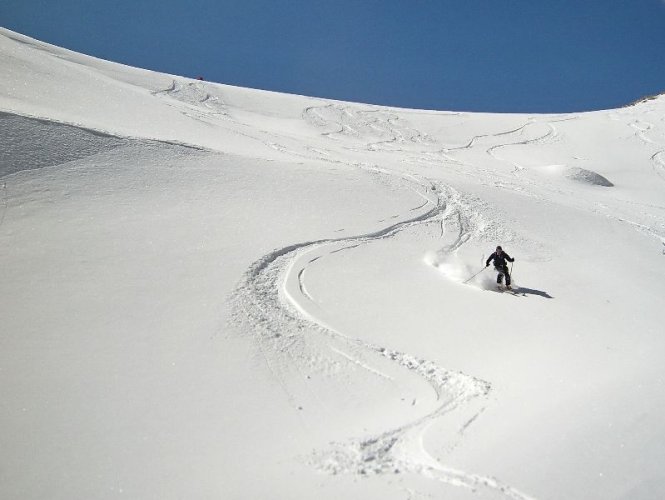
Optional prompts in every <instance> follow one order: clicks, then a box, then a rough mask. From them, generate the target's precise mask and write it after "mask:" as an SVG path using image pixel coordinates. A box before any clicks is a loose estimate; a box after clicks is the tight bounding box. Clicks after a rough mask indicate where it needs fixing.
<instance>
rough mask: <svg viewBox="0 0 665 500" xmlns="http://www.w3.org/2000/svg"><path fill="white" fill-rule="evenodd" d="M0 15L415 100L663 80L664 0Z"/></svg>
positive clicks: (645, 86) (361, 1) (304, 2)
mask: <svg viewBox="0 0 665 500" xmlns="http://www.w3.org/2000/svg"><path fill="white" fill-rule="evenodd" d="M0 25H2V26H3V27H5V28H9V29H11V30H14V31H18V32H20V33H23V34H25V35H28V36H32V37H34V38H38V39H40V40H43V41H46V42H49V43H53V44H56V45H60V46H64V47H67V48H69V49H72V50H76V51H79V52H83V53H86V54H90V55H94V56H97V57H102V58H105V59H110V60H113V61H117V62H122V63H125V64H130V65H132V66H139V67H143V68H148V69H153V70H156V71H163V72H168V73H174V74H178V75H183V76H191V77H196V76H198V75H202V76H204V77H205V78H206V80H209V81H216V82H221V83H228V84H231V85H239V86H244V87H253V88H262V89H269V90H275V91H281V92H290V93H296V94H304V95H311V96H319V97H329V98H335V99H342V100H350V101H357V102H369V103H375V104H386V105H392V106H401V107H409V108H426V109H440V110H463V111H492V112H566V111H585V110H593V109H604V108H611V107H617V106H621V105H624V104H627V103H629V102H631V101H633V100H635V99H638V98H640V97H642V96H645V95H649V94H654V93H659V92H665V0H603V1H598V0H575V1H573V0H553V1H538V0H503V1H497V0H487V1H480V0H459V1H447V0H438V1H437V0H432V1H425V0H403V1H392V0H383V1H378V0H355V1H348V0H328V1H325V2H324V1H318V0H289V1H281V0H273V1H270V0H256V1H252V0H244V1H243V0H238V1H224V0H188V1H183V0H177V1H174V0H159V1H156V0H133V1H129V0H126V1H123V0H119V1H116V2H111V1H97V0H2V1H1V2H0Z"/></svg>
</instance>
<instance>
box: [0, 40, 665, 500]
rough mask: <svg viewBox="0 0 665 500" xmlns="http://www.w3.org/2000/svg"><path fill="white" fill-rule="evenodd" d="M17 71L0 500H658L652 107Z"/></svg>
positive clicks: (9, 65) (6, 132) (0, 155)
mask: <svg viewBox="0 0 665 500" xmlns="http://www.w3.org/2000/svg"><path fill="white" fill-rule="evenodd" d="M0 69H1V76H0V142H1V145H2V147H1V148H0V249H1V250H0V268H1V269H2V271H3V273H2V279H1V280H0V297H1V300H0V318H1V323H0V324H1V328H0V345H1V346H2V349H1V350H0V374H1V375H2V377H1V380H2V382H1V385H0V389H1V394H0V395H1V399H2V411H0V428H1V429H2V431H1V432H0V449H1V450H2V452H1V453H0V498H7V499H10V498H11V499H43V498H49V499H112V498H113V499H115V498H131V499H160V500H166V499H180V498H188V499H250V498H251V499H255V498H256V499H259V498H260V499H264V498H265V499H294V498H303V499H305V498H317V499H331V500H332V499H339V498H362V499H381V500H388V499H412V500H420V499H439V498H446V499H450V498H453V499H501V498H508V499H527V498H539V499H653V498H662V497H663V496H665V472H664V471H663V468H662V463H663V461H664V460H665V384H664V378H665V375H664V370H663V368H662V365H663V358H664V357H665V300H664V297H665V97H658V98H655V99H650V100H645V101H644V102H641V103H638V104H636V105H633V106H631V107H626V108H622V109H615V110H607V111H598V112H592V113H577V114H562V115H523V114H505V115H499V114H480V113H462V112H438V111H421V110H407V109H393V108H387V107H380V106H373V105H366V104H354V103H346V102H338V101H330V100H325V99H318V98H308V97H301V96H293V95H284V94H276V93H271V92H265V91H258V90H250V89H242V88H235V87H230V86H225V85H220V84H213V83H207V82H201V81H195V80H191V79H187V78H183V77H177V76H171V75H166V74H159V73H154V72H150V71H145V70H141V69H136V68H130V67H127V66H123V65H119V64H115V63H111V62H107V61H102V60H99V59H95V58H92V57H88V56H84V55H81V54H76V53H74V52H71V51H68V50H65V49H61V48H58V47H54V46H51V45H48V44H45V43H42V42H39V41H36V40H33V39H31V38H28V37H25V36H22V35H19V34H17V33H14V32H11V31H9V30H5V29H0ZM497 245H502V246H503V248H504V250H506V251H507V253H508V254H510V255H511V256H513V257H515V263H514V265H513V270H512V272H513V280H514V286H515V291H514V293H509V292H499V291H497V290H496V285H495V280H496V273H495V272H494V271H493V269H492V268H491V267H490V268H488V269H485V268H484V266H485V259H487V257H488V256H489V255H490V253H491V252H492V251H493V250H494V248H495V247H496V246H497ZM474 275H476V276H475V277H473V278H472V279H470V280H469V278H471V277H472V276H474Z"/></svg>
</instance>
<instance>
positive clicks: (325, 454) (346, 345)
mask: <svg viewBox="0 0 665 500" xmlns="http://www.w3.org/2000/svg"><path fill="white" fill-rule="evenodd" d="M321 109H322V108H308V109H307V110H305V111H304V112H303V117H304V118H305V119H306V120H308V121H309V122H313V123H315V124H316V125H317V126H326V127H329V126H330V123H329V121H327V120H326V117H325V116H322V115H321ZM323 109H325V110H326V111H331V110H332V111H333V112H334V113H336V114H338V115H339V117H340V120H341V121H342V126H341V127H339V129H337V130H335V131H333V132H324V133H323V134H322V135H324V136H326V137H329V138H331V140H334V137H332V136H333V135H335V134H352V135H356V134H357V130H358V129H362V128H363V127H364V128H365V129H366V131H367V130H368V132H367V133H369V134H379V135H380V134H383V133H384V130H383V128H382V127H383V126H385V124H386V123H387V124H388V125H394V124H395V123H396V122H397V120H396V119H394V118H392V117H389V118H386V119H385V120H384V121H381V120H378V119H377V120H374V121H371V120H367V118H366V117H365V116H364V115H363V113H358V114H353V113H351V112H350V111H349V109H346V108H340V107H339V106H336V105H335V106H333V105H331V106H326V107H324V108H323ZM354 116H356V117H357V116H360V118H359V119H360V120H361V124H360V125H358V124H357V123H354V122H353V119H352V117H354ZM525 126H526V125H525ZM522 128H524V127H520V129H522ZM408 130H409V133H410V134H411V135H405V134H403V133H401V132H400V133H396V132H395V130H394V129H389V131H388V132H386V133H387V135H389V136H390V138H388V139H386V140H385V141H376V142H372V143H370V144H369V145H368V148H367V149H369V150H372V148H375V147H378V145H381V144H389V143H390V144H392V143H395V142H399V141H405V140H409V141H414V142H418V141H419V140H420V139H414V138H422V137H424V136H422V135H419V134H418V133H417V132H413V131H412V129H408ZM518 130H519V129H518ZM511 132H512V131H510V132H507V133H511ZM405 137H407V138H405ZM472 142H473V139H472V141H471V143H472ZM318 159H321V158H318ZM332 161H333V162H335V163H337V162H340V163H342V162H341V161H339V160H332ZM354 166H356V167H361V168H364V169H366V170H368V171H372V172H374V173H378V174H379V175H383V176H388V177H392V178H395V176H397V177H398V178H399V179H400V180H402V181H408V182H409V183H411V185H412V187H411V189H413V190H414V191H416V192H418V193H420V194H421V196H423V198H424V199H425V201H424V203H423V204H421V205H419V206H417V207H414V208H411V209H410V210H409V212H411V213H413V212H416V211H420V212H421V213H419V214H418V215H415V216H411V217H407V218H405V219H404V220H401V221H399V222H396V223H394V224H392V225H389V226H387V227H385V228H383V229H380V230H378V231H375V232H370V233H365V234H360V235H356V236H345V237H340V238H326V239H319V240H312V241H307V242H302V243H296V244H292V245H289V246H286V247H283V248H280V249H276V250H274V251H272V252H270V253H268V254H267V255H264V256H263V257H262V258H260V259H259V260H257V261H255V262H254V263H253V264H252V265H251V266H250V267H249V269H248V270H247V271H246V273H245V275H244V277H243V279H242V280H241V282H240V283H239V284H238V286H237V288H236V290H235V292H234V293H233V294H232V296H231V299H230V300H231V305H232V310H233V311H234V313H233V320H234V322H235V323H236V325H237V326H239V327H240V330H241V331H251V332H253V336H254V338H255V339H256V340H257V343H258V345H259V350H260V352H261V354H262V356H263V358H264V359H265V362H266V363H267V365H268V367H269V369H270V370H271V371H272V373H273V375H274V376H275V377H276V378H277V379H278V381H279V383H280V386H281V387H282V390H283V391H284V393H285V395H286V397H287V399H288V401H289V402H290V404H291V405H292V406H293V407H294V408H300V407H299V406H298V403H297V396H296V392H297V391H298V390H305V391H306V392H308V391H309V389H306V388H305V389H302V388H297V387H295V385H297V384H298V382H294V381H293V379H290V380H289V382H287V374H286V372H287V371H289V370H292V369H294V367H296V368H295V369H297V370H298V371H299V372H300V375H301V376H300V377H299V380H304V379H305V378H306V377H305V376H304V375H303V374H302V370H303V369H309V370H321V371H324V372H326V371H328V372H329V373H332V374H334V373H335V370H337V369H339V367H335V364H336V363H337V364H338V363H339V361H337V362H336V361H333V360H331V359H330V358H329V357H327V355H326V354H325V352H326V351H327V352H332V353H335V354H337V355H338V356H340V357H341V358H343V360H345V361H346V362H348V363H352V364H354V365H357V366H361V367H362V368H364V369H365V370H367V371H368V372H369V373H372V374H374V375H376V376H380V377H383V378H386V377H388V376H387V375H386V374H384V373H382V372H380V371H379V370H377V369H376V368H374V367H372V366H371V361H367V360H366V358H369V359H371V358H372V357H376V356H380V357H383V358H386V359H388V360H390V361H392V362H394V363H396V364H397V365H399V366H400V367H402V368H405V369H408V370H410V371H412V372H415V373H417V374H418V375H419V376H420V377H422V379H423V380H424V381H425V382H427V383H428V384H429V385H430V386H431V387H432V388H433V390H434V391H435V393H436V397H437V405H436V407H435V409H434V410H433V411H432V412H430V413H429V414H427V415H425V416H422V417H420V418H417V419H415V420H413V421H410V422H405V423H404V424H403V425H400V426H398V427H396V428H393V429H389V430H386V431H385V432H383V433H381V434H379V435H374V436H369V437H363V438H356V439H352V440H350V441H349V442H346V443H333V444H332V445H331V449H329V450H320V451H317V452H315V453H314V454H313V456H312V457H311V463H312V465H313V466H314V467H316V468H317V469H319V470H321V471H324V472H328V473H331V474H338V473H350V474H357V475H361V476H365V475H371V474H386V473H388V474H395V473H399V472H414V473H418V474H421V475H423V476H425V477H428V478H431V479H434V480H438V481H441V482H444V483H447V484H450V485H453V486H459V487H464V488H469V489H472V490H475V489H477V488H489V489H491V490H493V491H495V492H498V493H501V494H503V495H504V496H505V497H507V498H514V499H525V498H529V497H527V496H526V495H524V494H523V493H521V492H519V491H518V490H516V489H514V488H512V487H510V486H507V485H504V484H502V483H501V482H500V481H499V480H497V479H495V478H493V477H489V476H482V475H478V474H472V473H466V472H463V471H459V470H455V469H452V468H449V467H446V466H444V465H442V464H440V463H439V462H438V461H437V460H435V459H434V458H432V457H431V456H430V455H429V454H428V453H427V452H426V451H425V450H424V449H423V447H422V444H421V442H422V436H423V434H424V432H425V430H426V428H427V427H428V426H429V425H430V424H431V423H432V421H434V420H436V419H438V418H441V417H443V416H444V415H446V414H449V413H450V412H452V411H454V410H456V409H459V408H462V407H464V406H465V405H466V404H467V403H469V402H471V401H473V400H476V399H478V398H485V397H487V395H488V394H489V392H490V390H491V385H490V383H489V382H486V381H483V380H480V379H477V378H475V377H473V376H469V375H466V374H463V373H457V372H452V371H449V370H446V369H444V368H442V367H439V366H438V365H436V364H435V363H433V362H431V361H427V360H424V359H420V358H417V357H414V356H412V355H409V354H407V353H402V352H398V351H395V350H392V349H389V348H387V347H385V346H379V345H375V344H371V343H366V342H364V341H362V340H360V339H355V338H351V337H348V336H346V335H345V334H344V333H343V332H340V331H338V330H336V329H335V328H334V327H333V326H331V325H330V324H328V323H327V322H326V321H325V320H323V319H322V318H321V317H319V316H318V315H317V312H316V311H317V309H316V304H315V299H314V298H313V297H312V296H311V294H310V293H309V292H308V290H307V288H306V285H305V276H306V272H307V268H308V266H310V265H311V264H313V263H314V262H317V261H319V260H320V259H321V258H323V257H325V255H326V254H333V253H337V252H340V251H347V250H350V249H353V248H356V247H358V246H361V245H366V244H370V243H372V242H375V241H379V240H383V239H388V238H392V237H394V236H396V235H397V234H399V233H400V232H401V231H403V230H405V229H407V228H411V227H416V226H418V225H422V224H430V223H434V222H437V223H440V224H441V227H442V230H441V232H442V236H443V234H444V232H445V222H446V221H448V222H449V224H450V225H452V226H454V227H455V228H457V231H458V234H457V237H456V238H455V240H454V241H453V242H452V243H450V244H449V245H448V246H447V247H446V248H445V249H444V250H443V251H445V252H453V251H455V250H456V249H458V248H459V247H460V246H461V245H462V244H464V243H465V242H466V241H468V240H469V239H470V238H471V237H472V236H473V235H474V234H477V233H478V232H479V231H480V230H479V229H478V228H477V227H475V226H474V225H473V222H472V218H471V216H470V215H468V213H466V212H465V207H464V204H463V203H461V202H460V195H459V194H458V193H457V192H455V191H454V190H453V189H452V188H450V187H447V186H441V185H437V184H436V183H434V182H432V181H429V180H427V179H422V178H418V177H416V176H414V175H412V174H396V173H394V172H392V171H389V170H386V169H382V168H380V167H377V166H367V165H361V164H354ZM422 193H425V194H422ZM433 194H435V195H436V199H432V198H430V196H432V195H433ZM428 205H430V206H431V208H429V210H428V209H427V208H428ZM392 217H399V216H398V215H394V216H392ZM312 254H316V256H315V257H313V258H312V256H311V255H312ZM291 282H293V286H290V284H291ZM313 311H314V312H313ZM349 350H350V351H351V352H354V353H356V355H355V356H351V355H349V354H347V351H349ZM361 358H362V359H361ZM310 394H311V392H310ZM317 399H318V400H319V401H320V398H318V397H317ZM321 404H324V403H323V402H321ZM473 420H475V417H473V418H471V420H469V421H468V423H467V424H465V428H466V427H468V425H469V424H470V423H471V422H472V421H473Z"/></svg>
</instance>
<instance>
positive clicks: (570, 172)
mask: <svg viewBox="0 0 665 500" xmlns="http://www.w3.org/2000/svg"><path fill="white" fill-rule="evenodd" d="M538 170H539V171H540V172H542V173H545V174H547V175H553V176H557V177H563V178H565V179H569V180H572V181H575V182H580V183H583V184H590V185H592V186H602V187H613V186H614V184H613V183H612V182H610V181H609V179H607V178H606V177H604V176H602V175H600V174H599V173H598V172H594V171H593V170H587V169H585V168H580V167H569V166H568V165H547V166H545V167H540V168H539V169H538Z"/></svg>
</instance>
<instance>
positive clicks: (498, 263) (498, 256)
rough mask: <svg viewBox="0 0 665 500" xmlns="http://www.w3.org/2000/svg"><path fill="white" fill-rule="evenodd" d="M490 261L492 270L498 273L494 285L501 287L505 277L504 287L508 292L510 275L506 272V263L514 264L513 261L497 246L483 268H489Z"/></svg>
mask: <svg viewBox="0 0 665 500" xmlns="http://www.w3.org/2000/svg"><path fill="white" fill-rule="evenodd" d="M492 261H494V269H496V270H497V271H498V273H499V274H498V276H497V277H496V284H497V285H499V286H501V283H502V282H503V277H504V276H505V277H506V287H507V288H508V289H509V290H510V289H511V286H510V273H509V272H508V263H507V262H506V261H508V262H515V259H513V258H512V257H511V256H510V255H508V254H507V253H506V252H504V251H503V249H502V248H501V247H500V246H499V247H496V252H494V253H493V254H492V255H490V256H489V259H487V262H485V267H489V265H490V262H492Z"/></svg>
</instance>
